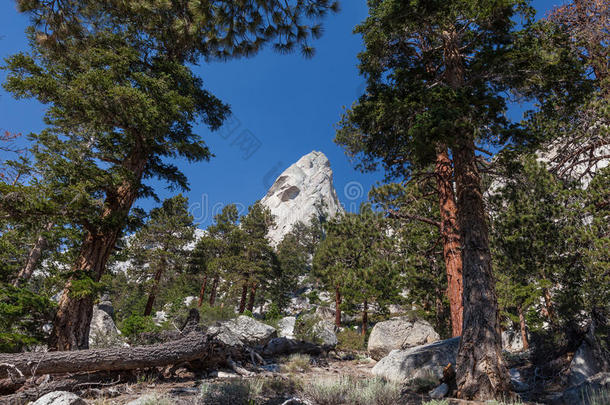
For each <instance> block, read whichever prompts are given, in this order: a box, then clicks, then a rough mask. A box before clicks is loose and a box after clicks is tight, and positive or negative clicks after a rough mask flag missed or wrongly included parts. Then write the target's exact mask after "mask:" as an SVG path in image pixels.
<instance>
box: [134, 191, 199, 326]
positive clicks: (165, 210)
mask: <svg viewBox="0 0 610 405" xmlns="http://www.w3.org/2000/svg"><path fill="white" fill-rule="evenodd" d="M194 232H195V225H194V224H193V216H192V215H191V214H189V212H188V200H187V199H186V198H185V197H183V196H182V195H177V196H175V197H172V198H169V199H167V200H165V201H163V204H162V206H161V207H158V208H155V209H153V210H152V211H151V212H150V219H149V220H148V222H147V223H146V224H145V225H144V226H143V227H142V229H140V230H139V231H138V232H137V233H136V234H135V235H134V237H133V239H131V240H130V245H129V250H130V252H131V258H132V260H131V262H132V263H133V269H132V271H133V272H134V273H137V274H138V276H139V279H140V280H142V281H143V282H147V283H149V284H150V285H149V287H148V301H147V302H146V307H145V309H144V314H143V315H144V316H148V315H150V314H151V313H152V309H153V305H154V303H155V298H156V297H157V294H158V292H159V289H160V287H161V285H162V284H163V281H164V279H165V278H172V277H173V276H175V275H176V274H177V273H179V272H180V271H181V268H182V267H183V263H185V261H186V259H187V258H188V254H189V252H188V250H187V247H188V244H189V243H191V242H192V241H193V239H194V237H195V233H194Z"/></svg>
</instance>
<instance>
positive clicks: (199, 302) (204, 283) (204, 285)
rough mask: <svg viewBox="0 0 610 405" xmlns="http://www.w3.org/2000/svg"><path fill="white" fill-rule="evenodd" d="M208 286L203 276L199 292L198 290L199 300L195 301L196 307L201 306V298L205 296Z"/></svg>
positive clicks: (206, 278)
mask: <svg viewBox="0 0 610 405" xmlns="http://www.w3.org/2000/svg"><path fill="white" fill-rule="evenodd" d="M207 284H208V276H203V283H202V284H201V290H199V300H198V301H197V306H198V307H200V306H201V304H203V297H204V295H205V288H206V286H207Z"/></svg>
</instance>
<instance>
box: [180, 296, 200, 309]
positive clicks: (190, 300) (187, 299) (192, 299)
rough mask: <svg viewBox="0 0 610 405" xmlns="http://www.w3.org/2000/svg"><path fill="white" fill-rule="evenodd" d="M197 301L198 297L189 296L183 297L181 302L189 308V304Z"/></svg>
mask: <svg viewBox="0 0 610 405" xmlns="http://www.w3.org/2000/svg"><path fill="white" fill-rule="evenodd" d="M198 299H199V297H194V296H192V295H189V296H188V297H185V298H184V300H183V301H182V302H183V303H184V306H185V307H190V306H191V304H192V303H193V302H196V301H197V300H198Z"/></svg>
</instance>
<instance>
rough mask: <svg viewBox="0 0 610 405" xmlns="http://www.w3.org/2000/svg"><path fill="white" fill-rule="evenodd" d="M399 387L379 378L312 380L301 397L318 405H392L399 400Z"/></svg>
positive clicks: (306, 385)
mask: <svg viewBox="0 0 610 405" xmlns="http://www.w3.org/2000/svg"><path fill="white" fill-rule="evenodd" d="M400 392H401V389H400V386H398V385H397V384H394V383H391V382H388V381H386V380H383V379H380V378H373V379H367V380H360V381H358V380H355V379H353V378H351V377H341V378H338V379H335V380H329V379H324V380H321V379H320V380H314V381H312V382H310V383H308V384H305V385H304V388H303V395H304V396H306V397H307V398H309V399H310V400H311V401H312V402H314V403H315V404H319V405H340V404H354V405H393V404H396V403H397V401H398V400H399V399H400Z"/></svg>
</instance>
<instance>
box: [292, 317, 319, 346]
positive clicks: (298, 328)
mask: <svg viewBox="0 0 610 405" xmlns="http://www.w3.org/2000/svg"><path fill="white" fill-rule="evenodd" d="M320 321H321V319H320V317H319V316H317V315H314V314H306V315H303V316H300V317H298V318H297V320H296V322H295V324H294V337H295V338H296V339H298V340H305V341H307V342H312V343H315V344H321V343H322V339H321V338H320V336H319V335H318V332H317V327H316V326H317V324H318V323H319V322H320Z"/></svg>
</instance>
